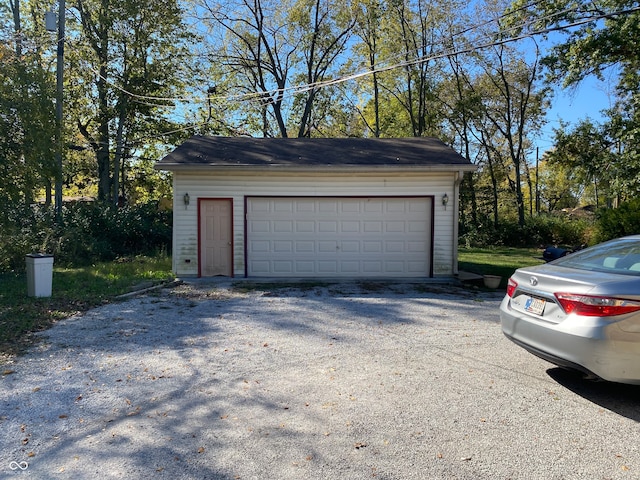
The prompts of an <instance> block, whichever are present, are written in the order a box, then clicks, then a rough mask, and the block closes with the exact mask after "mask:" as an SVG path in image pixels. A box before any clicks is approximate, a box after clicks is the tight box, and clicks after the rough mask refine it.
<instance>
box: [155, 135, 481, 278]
mask: <svg viewBox="0 0 640 480" xmlns="http://www.w3.org/2000/svg"><path fill="white" fill-rule="evenodd" d="M156 168H157V169H162V170H169V171H172V172H173V189H174V234H173V235H174V236H173V268H174V271H175V273H176V274H177V275H180V276H215V275H223V276H241V277H288V278H301V277H351V278H357V277H369V278H372V277H385V278H388V277H396V278H401V277H422V278H428V277H438V276H452V275H453V274H455V273H457V222H458V201H457V200H458V186H459V184H460V181H461V180H462V176H463V174H464V172H466V171H472V170H474V169H475V167H474V166H473V165H472V164H470V163H469V162H468V161H467V160H466V159H464V158H463V157H462V156H460V155H459V154H458V153H456V152H455V151H454V150H453V149H451V148H450V147H448V146H446V145H445V144H444V143H442V142H441V141H439V140H437V139H434V138H402V139H360V138H358V139H356V138H331V139H324V138H323V139H313V138H295V139H289V138H248V137H237V138H227V137H201V136H195V137H192V138H191V139H189V140H187V141H186V142H185V143H184V144H183V145H181V146H179V147H178V148H176V149H175V150H174V151H173V152H172V153H170V154H169V155H167V156H166V157H165V158H163V159H162V160H160V161H159V162H158V163H157V164H156Z"/></svg>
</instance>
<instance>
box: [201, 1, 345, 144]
mask: <svg viewBox="0 0 640 480" xmlns="http://www.w3.org/2000/svg"><path fill="white" fill-rule="evenodd" d="M202 8H203V9H206V11H207V12H209V14H210V17H209V18H208V19H206V20H207V22H208V23H209V24H210V25H211V27H212V30H213V31H215V30H216V29H220V30H221V31H222V32H223V33H222V34H220V36H219V37H215V36H214V38H213V39H212V42H213V47H214V48H213V49H212V52H211V57H212V59H213V63H214V64H217V66H216V69H217V70H218V71H219V70H220V68H221V67H222V68H225V69H226V72H225V74H224V75H225V77H226V79H225V81H224V84H225V88H227V89H229V90H230V91H234V92H239V93H240V95H241V96H242V95H244V98H245V100H246V101H245V102H241V103H237V104H235V106H236V107H237V109H238V112H242V113H243V114H245V115H246V116H247V118H246V121H245V123H246V124H247V125H248V126H249V127H250V128H251V129H252V130H257V131H258V132H260V133H261V134H262V135H263V136H265V137H267V136H281V137H288V136H290V135H291V131H294V132H295V135H296V136H298V137H301V136H311V135H312V134H313V132H314V131H317V130H318V129H319V126H318V122H321V121H322V119H323V117H324V114H323V112H322V111H320V112H316V109H318V108H319V107H321V106H322V105H323V102H321V101H320V100H321V99H322V98H326V97H327V96H330V95H331V93H330V91H331V89H330V88H329V87H327V86H326V85H323V83H324V82H325V81H326V80H327V79H329V78H330V77H331V74H332V73H333V72H337V71H338V70H339V68H340V62H341V57H340V56H341V55H342V54H343V53H344V52H345V50H346V48H347V45H348V40H349V36H350V34H351V29H352V28H353V25H354V20H353V19H352V18H351V16H350V15H347V12H349V9H348V8H346V6H345V5H344V4H343V3H339V2H336V1H335V0H294V1H290V2H273V1H270V0H252V1H250V0H242V1H240V2H237V3H233V2H224V3H216V2H215V1H207V0H205V2H204V3H203V4H202ZM321 91H322V95H323V96H324V97H321V96H320V95H321ZM324 105H327V103H326V102H325V103H324ZM270 120H273V121H270ZM274 124H275V127H276V128H273V127H274Z"/></svg>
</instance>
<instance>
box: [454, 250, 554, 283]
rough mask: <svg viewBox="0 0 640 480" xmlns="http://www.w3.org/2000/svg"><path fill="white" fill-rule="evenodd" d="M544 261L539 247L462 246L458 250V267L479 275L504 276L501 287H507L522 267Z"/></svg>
mask: <svg viewBox="0 0 640 480" xmlns="http://www.w3.org/2000/svg"><path fill="white" fill-rule="evenodd" d="M541 263H544V260H543V259H542V250H540V249H537V248H509V247H495V248H462V247H460V248H459V250H458V268H459V269H460V270H463V271H466V272H471V273H476V274H478V275H498V276H499V277H502V281H501V282H500V288H506V286H507V280H508V279H509V277H510V276H511V274H512V273H513V272H514V271H515V270H516V269H517V268H520V267H529V266H531V265H539V264H541Z"/></svg>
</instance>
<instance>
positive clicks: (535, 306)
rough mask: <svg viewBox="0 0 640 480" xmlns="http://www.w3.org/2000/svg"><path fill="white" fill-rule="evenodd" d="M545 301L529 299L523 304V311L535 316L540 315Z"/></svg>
mask: <svg viewBox="0 0 640 480" xmlns="http://www.w3.org/2000/svg"><path fill="white" fill-rule="evenodd" d="M544 306H545V301H544V300H542V299H540V298H532V297H529V298H528V299H527V301H526V302H525V304H524V309H525V311H527V312H529V313H533V314H535V315H542V312H544Z"/></svg>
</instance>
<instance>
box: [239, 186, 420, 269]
mask: <svg viewBox="0 0 640 480" xmlns="http://www.w3.org/2000/svg"><path fill="white" fill-rule="evenodd" d="M430 252H431V199H430V198H426V197H420V198H380V197H371V198H335V197H330V198H327V197H320V198H318V197H314V198H307V197H305V198H298V197H295V198H293V197H282V198H264V197H251V198H248V199H247V274H248V275H249V276H273V277H313V276H325V277H328V276H335V277H375V276H381V277H424V276H428V275H429V271H430V257H431V254H430Z"/></svg>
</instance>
